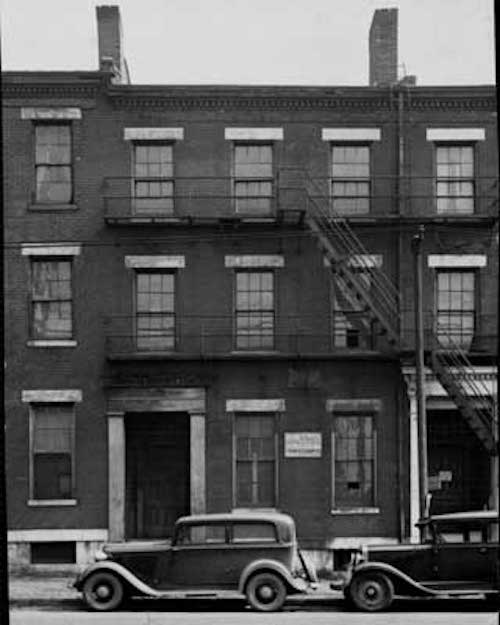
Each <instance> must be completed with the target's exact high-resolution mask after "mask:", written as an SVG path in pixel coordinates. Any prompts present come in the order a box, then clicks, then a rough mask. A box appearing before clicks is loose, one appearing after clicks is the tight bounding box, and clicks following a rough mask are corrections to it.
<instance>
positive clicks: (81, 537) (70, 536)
mask: <svg viewBox="0 0 500 625" xmlns="http://www.w3.org/2000/svg"><path fill="white" fill-rule="evenodd" d="M108 535H109V534H108V530H107V529H83V530H78V529H59V528H57V529H31V530H9V531H8V532H7V540H8V542H9V543H45V542H67V541H68V542H69V541H71V542H72V541H75V542H101V541H107V540H108Z"/></svg>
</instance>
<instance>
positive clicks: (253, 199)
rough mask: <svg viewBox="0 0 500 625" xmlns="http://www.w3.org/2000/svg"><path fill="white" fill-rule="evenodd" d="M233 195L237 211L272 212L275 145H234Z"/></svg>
mask: <svg viewBox="0 0 500 625" xmlns="http://www.w3.org/2000/svg"><path fill="white" fill-rule="evenodd" d="M234 195H235V203H236V212H237V213H243V214H247V215H267V214H269V213H270V211H271V200H272V196H273V148H272V145H269V144H237V145H235V146H234Z"/></svg>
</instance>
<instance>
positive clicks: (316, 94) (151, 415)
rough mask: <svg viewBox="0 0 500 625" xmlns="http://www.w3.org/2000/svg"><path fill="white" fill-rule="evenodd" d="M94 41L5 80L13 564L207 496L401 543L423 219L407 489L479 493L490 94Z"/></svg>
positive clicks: (162, 521) (319, 542) (441, 505)
mask: <svg viewBox="0 0 500 625" xmlns="http://www.w3.org/2000/svg"><path fill="white" fill-rule="evenodd" d="M98 16H99V19H100V25H101V31H100V33H101V34H102V33H103V32H104V27H103V26H102V24H103V23H107V22H106V20H109V19H111V20H113V19H115V18H116V17H117V15H116V12H115V11H113V10H112V9H110V8H109V7H101V8H100V9H99V11H98ZM102 36H103V37H104V35H102ZM100 45H101V46H104V43H103V42H102V41H101V40H100ZM100 56H101V59H103V61H102V63H101V69H100V71H96V72H70V73H61V72H44V73H38V72H37V73H34V72H33V73H30V72H23V73H8V74H6V75H5V77H4V102H3V104H4V123H5V129H4V138H5V148H4V149H5V168H6V172H5V173H6V188H5V210H6V217H5V219H6V229H7V230H6V232H7V240H6V301H7V309H6V320H7V324H6V327H7V354H6V357H7V358H6V382H7V386H6V397H7V414H6V417H7V445H8V457H7V471H8V473H7V476H8V487H9V541H10V543H11V561H12V563H13V565H15V564H28V563H31V564H37V563H50V562H57V563H71V562H76V563H78V564H80V563H83V562H85V561H86V560H87V559H88V558H89V557H90V555H91V553H92V551H93V550H94V548H95V546H96V545H97V544H99V543H100V542H102V541H104V540H108V539H113V540H121V539H125V538H134V537H138V538H144V539H147V538H157V537H160V536H168V535H169V532H170V531H171V528H172V526H173V523H174V521H175V519H176V518H177V517H178V516H180V515H181V514H186V513H189V512H204V511H207V512H215V511H238V510H242V509H244V510H247V509H279V510H282V511H285V512H288V513H291V514H292V515H293V516H294V518H295V519H296V521H297V528H298V533H299V539H300V541H301V543H302V544H303V545H304V546H305V547H307V548H308V549H309V550H310V551H311V552H312V553H314V554H315V555H316V557H317V560H318V561H319V562H330V560H329V559H330V558H331V555H332V553H334V554H336V557H337V560H336V561H337V562H340V561H341V559H342V554H343V553H344V551H345V550H349V549H350V548H352V547H353V546H357V545H358V544H359V543H360V542H367V541H368V542H369V541H374V542H375V541H376V542H380V541H387V542H391V541H393V542H397V541H400V540H407V539H414V538H415V536H414V533H413V530H412V525H413V522H414V521H415V520H416V518H417V517H418V515H419V514H420V510H419V507H418V470H419V467H418V459H417V440H418V439H417V429H416V403H415V392H414V381H415V358H414V319H413V309H414V293H413V254H412V249H411V242H412V238H413V236H414V235H415V233H416V231H417V228H418V226H419V225H421V224H423V225H424V226H425V239H424V244H423V245H424V247H423V256H424V262H425V268H424V273H425V279H424V285H425V288H424V310H425V325H426V356H427V357H428V360H427V364H428V366H429V369H428V375H427V381H426V394H427V409H428V417H427V418H428V431H429V448H428V451H429V476H430V478H429V479H430V489H431V493H432V500H431V501H432V503H431V509H433V510H434V511H445V510H459V509H476V508H483V507H495V505H497V502H496V500H495V493H496V484H495V481H494V475H495V466H496V458H497V456H496V454H495V443H494V436H493V417H492V415H493V414H494V413H493V408H494V401H495V396H496V370H495V367H494V362H495V360H494V359H495V349H496V305H497V304H496V297H497V295H496V291H495V289H496V285H497V275H498V265H497V262H498V261H497V256H498V236H497V234H496V233H497V229H496V228H497V219H496V214H497V200H496V198H497V193H498V189H497V182H496V173H497V162H498V155H497V135H496V132H497V131H496V117H495V106H496V103H495V91H494V88H493V87H460V88H459V87H457V88H455V87H433V88H430V87H429V88H426V87H415V86H412V85H410V86H408V85H405V84H399V85H395V86H392V87H390V86H387V87H386V86H378V87H349V88H345V87H342V88H335V87H332V88H326V87H318V88H314V87H310V88H309V87H308V88H304V87H223V86H220V87H190V86H186V87H171V86H158V87H148V86H134V85H130V84H127V83H126V82H125V80H124V78H123V77H124V75H125V74H126V72H125V70H124V69H123V67H122V71H121V73H120V71H119V69H120V59H119V58H117V59H115V67H114V68H113V67H111V66H109V67H108V60H107V59H106V58H105V57H106V54H104V53H103V50H102V49H101V53H100ZM120 76H121V77H122V78H121V80H120Z"/></svg>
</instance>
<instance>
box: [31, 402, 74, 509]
mask: <svg viewBox="0 0 500 625" xmlns="http://www.w3.org/2000/svg"><path fill="white" fill-rule="evenodd" d="M48 406H52V407H57V406H68V407H70V410H71V423H70V431H71V434H70V436H71V451H70V453H71V462H70V466H71V497H63V498H47V499H40V498H39V497H36V496H35V427H36V426H35V420H36V409H37V407H48ZM28 410H29V426H28V428H29V467H28V470H29V489H28V490H29V500H28V505H46V506H50V505H75V504H76V503H77V499H76V404H75V402H42V401H37V402H30V403H29V405H28Z"/></svg>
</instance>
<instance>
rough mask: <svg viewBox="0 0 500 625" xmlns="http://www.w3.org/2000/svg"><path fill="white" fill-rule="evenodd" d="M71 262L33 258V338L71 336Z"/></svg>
mask: <svg viewBox="0 0 500 625" xmlns="http://www.w3.org/2000/svg"><path fill="white" fill-rule="evenodd" d="M72 308H73V304H72V293H71V261H70V260H65V259H58V260H54V259H51V260H42V259H33V260H32V261H31V334H32V338H34V339H48V340H51V339H52V340H58V339H63V340H64V339H71V337H72V334H73V323H72Z"/></svg>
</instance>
